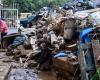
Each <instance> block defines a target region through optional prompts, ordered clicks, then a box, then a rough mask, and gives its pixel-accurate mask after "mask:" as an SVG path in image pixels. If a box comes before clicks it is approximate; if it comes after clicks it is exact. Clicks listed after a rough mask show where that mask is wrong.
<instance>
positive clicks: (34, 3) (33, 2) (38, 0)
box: [3, 0, 70, 12]
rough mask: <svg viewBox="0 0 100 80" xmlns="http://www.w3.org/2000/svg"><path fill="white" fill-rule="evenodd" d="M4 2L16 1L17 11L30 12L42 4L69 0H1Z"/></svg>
mask: <svg viewBox="0 0 100 80" xmlns="http://www.w3.org/2000/svg"><path fill="white" fill-rule="evenodd" d="M3 1H4V4H6V5H11V4H12V3H13V2H16V3H17V4H18V6H19V12H32V11H33V10H35V11H36V10H39V9H40V8H41V7H43V6H50V5H52V6H53V5H63V4H64V3H66V2H67V1H70V0H3Z"/></svg>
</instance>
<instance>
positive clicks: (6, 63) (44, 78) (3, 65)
mask: <svg viewBox="0 0 100 80" xmlns="http://www.w3.org/2000/svg"><path fill="white" fill-rule="evenodd" d="M11 66H14V67H19V66H20V64H19V62H16V61H14V60H13V59H12V57H11V56H6V55H5V52H0V80H5V78H7V75H8V73H9V72H10V70H11ZM19 68H20V67H19ZM37 76H38V77H39V80H56V78H55V76H54V73H53V72H48V71H42V72H41V71H40V72H38V74H37ZM6 80H8V79H6Z"/></svg>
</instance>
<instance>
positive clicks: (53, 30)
mask: <svg viewBox="0 0 100 80" xmlns="http://www.w3.org/2000/svg"><path fill="white" fill-rule="evenodd" d="M81 5H82V4H81ZM85 6H86V5H85ZM67 7H68V8H67ZM80 7H83V6H80ZM65 8H66V9H65ZM89 8H90V7H89ZM74 9H75V8H73V7H72V6H71V7H70V6H69V5H66V6H64V7H63V8H59V7H56V8H49V7H43V8H42V9H40V11H39V13H38V14H36V15H35V16H34V17H33V19H32V21H31V23H30V24H31V25H30V26H27V28H24V27H26V26H24V25H23V26H21V24H18V25H17V27H18V31H19V33H17V34H18V35H17V36H16V35H15V34H13V35H15V36H16V37H15V36H14V37H13V38H12V40H11V38H10V40H9V41H10V42H7V41H6V40H7V38H8V37H7V36H5V37H4V40H5V41H4V42H3V44H6V45H8V46H7V47H6V48H7V53H6V54H7V55H8V56H14V57H13V58H14V59H16V60H19V61H20V63H21V65H22V66H23V67H24V68H27V67H29V66H31V67H32V66H33V67H34V66H35V67H36V68H37V69H38V70H44V69H45V70H48V69H55V71H56V74H57V78H60V79H58V80H62V79H68V80H79V79H80V77H81V78H83V80H87V78H86V76H87V75H86V73H88V75H89V76H88V77H89V78H91V76H93V72H95V63H94V60H93V57H94V55H93V51H92V47H91V41H92V40H93V39H99V38H98V37H96V36H98V34H97V33H98V32H99V24H100V21H99V20H100V8H97V9H92V10H85V11H78V12H75V11H74ZM29 27H31V28H29ZM89 35H93V36H92V38H91V36H89ZM9 36H10V37H11V35H9ZM77 41H80V42H79V43H77ZM9 43H11V44H9ZM84 46H85V47H84ZM23 51H24V52H23ZM26 51H27V53H26ZM87 53H88V54H87ZM84 55H85V57H84ZM98 56H100V55H98ZM60 65H62V66H60ZM79 66H80V67H81V68H80V67H79ZM85 67H86V68H87V67H88V68H87V69H85ZM70 68H71V70H69V69H70ZM80 69H81V74H82V75H81V76H79V75H80ZM18 75H19V74H18ZM12 80H13V79H12ZM30 80H31V79H30ZM32 80H33V79H32ZM34 80H35V79H34Z"/></svg>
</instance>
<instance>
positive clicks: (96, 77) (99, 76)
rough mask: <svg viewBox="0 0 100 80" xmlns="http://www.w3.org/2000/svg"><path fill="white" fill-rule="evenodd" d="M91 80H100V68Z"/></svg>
mask: <svg viewBox="0 0 100 80" xmlns="http://www.w3.org/2000/svg"><path fill="white" fill-rule="evenodd" d="M91 80H100V68H98V69H97V72H96V74H94V76H93V77H92V79H91Z"/></svg>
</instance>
